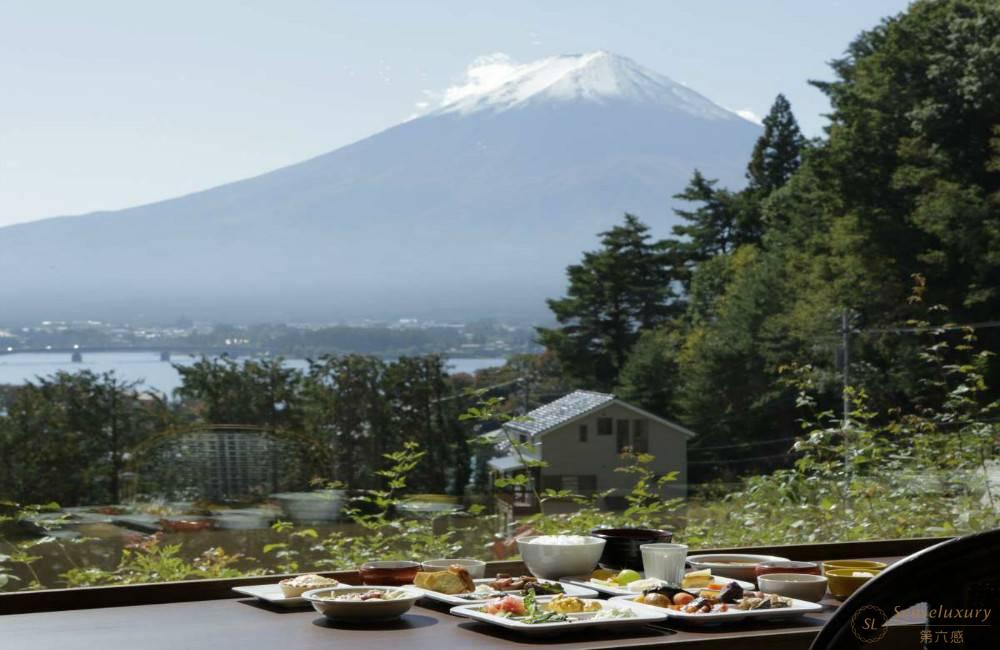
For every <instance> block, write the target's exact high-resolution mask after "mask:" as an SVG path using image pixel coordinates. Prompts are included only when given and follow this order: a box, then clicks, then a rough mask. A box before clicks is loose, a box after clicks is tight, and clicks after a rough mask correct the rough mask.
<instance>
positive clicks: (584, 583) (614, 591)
mask: <svg viewBox="0 0 1000 650" xmlns="http://www.w3.org/2000/svg"><path fill="white" fill-rule="evenodd" d="M712 580H713V582H716V583H719V584H729V583H730V582H735V583H736V584H738V585H739V586H741V587H743V588H744V589H756V587H755V586H754V585H753V583H750V582H746V581H744V580H734V579H733V578H723V577H722V576H712ZM559 581H560V582H562V583H569V584H573V585H579V586H581V587H586V588H588V589H593V590H595V591H597V592H599V593H602V594H605V595H608V596H630V595H631V596H636V595H638V594H639V592H637V591H629V590H628V589H627V588H625V587H617V586H612V585H609V584H606V583H603V582H596V581H594V580H592V579H591V578H590V576H569V577H566V578H559ZM664 584H666V582H664ZM685 591H691V592H698V591H701V588H698V589H694V588H692V589H686V590H685Z"/></svg>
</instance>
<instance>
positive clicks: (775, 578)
mask: <svg viewBox="0 0 1000 650" xmlns="http://www.w3.org/2000/svg"><path fill="white" fill-rule="evenodd" d="M757 586H758V587H760V590H761V591H763V592H765V593H769V594H778V595H779V596H786V597H788V598H798V599H799V600H808V601H809V602H811V603H818V602H819V601H821V600H823V596H825V595H826V578H824V577H823V576H817V575H812V574H809V573H766V574H764V575H762V576H759V577H758V578H757Z"/></svg>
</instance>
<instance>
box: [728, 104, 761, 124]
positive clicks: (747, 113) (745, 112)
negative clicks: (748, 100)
mask: <svg viewBox="0 0 1000 650" xmlns="http://www.w3.org/2000/svg"><path fill="white" fill-rule="evenodd" d="M733 112H734V113H736V114H737V115H739V116H740V117H742V118H743V119H744V120H748V121H750V122H753V123H754V124H763V123H764V120H763V119H762V118H761V116H760V115H757V114H756V113H754V112H753V111H751V110H750V109H749V108H741V109H738V110H735V111H733Z"/></svg>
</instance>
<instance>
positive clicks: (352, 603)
mask: <svg viewBox="0 0 1000 650" xmlns="http://www.w3.org/2000/svg"><path fill="white" fill-rule="evenodd" d="M372 589H379V590H383V591H389V592H392V593H394V594H395V595H396V596H397V597H396V598H393V599H392V600H374V599H373V600H334V599H335V598H336V597H337V596H338V595H346V594H353V593H364V592H366V591H371V590H372ZM423 596H424V594H423V593H422V592H419V591H417V590H415V589H407V588H406V587H396V586H381V585H379V586H375V585H372V586H369V587H328V588H326V589H313V590H312V591H307V592H306V593H304V594H302V597H303V598H305V599H306V600H308V601H309V602H310V603H312V606H313V608H314V609H315V610H316V611H317V612H319V613H320V614H322V615H323V616H325V617H327V618H329V619H332V620H335V621H344V622H346V623H377V622H380V621H391V620H393V619H397V618H399V617H400V616H402V615H403V614H405V613H406V612H408V611H409V610H410V608H411V607H413V603H415V602H417V601H418V600H420V599H421V598H423Z"/></svg>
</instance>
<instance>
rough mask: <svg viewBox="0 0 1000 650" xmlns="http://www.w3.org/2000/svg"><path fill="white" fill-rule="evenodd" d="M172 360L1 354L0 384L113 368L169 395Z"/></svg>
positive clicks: (459, 363) (464, 368) (454, 369)
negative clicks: (76, 358)
mask: <svg viewBox="0 0 1000 650" xmlns="http://www.w3.org/2000/svg"><path fill="white" fill-rule="evenodd" d="M197 359H198V357H192V356H189V355H184V354H176V355H173V356H172V357H171V360H170V361H171V363H176V364H179V365H188V364H191V363H194V362H195V361H196V360H197ZM171 363H168V362H165V361H160V355H159V353H158V352H86V351H84V352H83V361H81V362H79V363H73V361H72V360H71V359H70V355H69V354H68V353H54V352H39V353H25V354H5V355H0V384H15V385H17V384H23V383H25V382H27V381H29V380H32V379H35V378H36V377H44V376H47V375H51V374H54V373H56V372H58V371H60V370H65V371H66V372H75V371H78V370H91V371H93V372H106V371H108V370H114V371H115V374H116V375H117V376H118V377H119V378H121V379H124V380H126V381H139V380H141V381H143V382H144V383H145V385H146V386H147V387H149V388H155V389H156V390H158V391H162V392H165V393H168V394H171V393H173V390H174V389H175V388H177V387H178V386H180V385H181V378H180V374H179V373H178V372H177V371H176V370H175V369H174V367H173V365H171ZM285 363H286V365H288V366H289V367H291V368H306V367H307V365H308V363H307V362H306V360H305V359H288V360H286V362H285ZM504 363H506V359H501V358H489V357H483V358H471V357H470V358H454V359H448V370H449V371H450V372H451V373H458V372H469V373H471V372H475V371H476V370H479V369H481V368H492V367H495V366H502V365H503V364H504Z"/></svg>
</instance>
